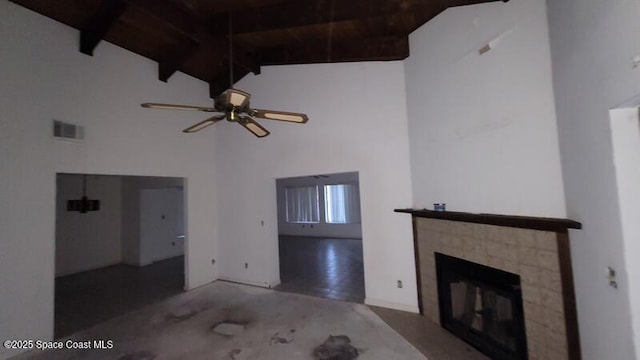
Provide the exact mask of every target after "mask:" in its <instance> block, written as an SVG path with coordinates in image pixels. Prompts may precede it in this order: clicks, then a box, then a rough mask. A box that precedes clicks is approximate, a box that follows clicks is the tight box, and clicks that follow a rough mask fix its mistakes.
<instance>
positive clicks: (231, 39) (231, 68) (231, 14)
mask: <svg viewBox="0 0 640 360" xmlns="http://www.w3.org/2000/svg"><path fill="white" fill-rule="evenodd" d="M232 29H233V12H232V11H231V10H229V88H230V89H233V32H232Z"/></svg>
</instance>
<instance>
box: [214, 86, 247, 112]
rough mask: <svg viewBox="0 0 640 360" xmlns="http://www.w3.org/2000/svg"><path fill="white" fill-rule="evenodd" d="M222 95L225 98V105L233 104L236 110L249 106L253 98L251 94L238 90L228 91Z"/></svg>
mask: <svg viewBox="0 0 640 360" xmlns="http://www.w3.org/2000/svg"><path fill="white" fill-rule="evenodd" d="M221 95H222V96H223V97H224V100H223V103H227V104H231V105H232V106H233V107H235V108H243V107H247V106H249V98H251V95H249V93H246V92H244V91H240V90H236V89H228V90H226V91H225V92H223V93H222V94H221Z"/></svg>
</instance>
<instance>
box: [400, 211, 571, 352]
mask: <svg viewBox="0 0 640 360" xmlns="http://www.w3.org/2000/svg"><path fill="white" fill-rule="evenodd" d="M395 212H398V213H407V214H411V218H412V223H413V232H414V254H415V262H416V282H417V288H418V306H419V308H420V313H421V314H423V315H424V316H425V317H427V318H429V319H430V320H432V321H433V322H435V323H438V324H440V321H441V319H440V313H439V304H438V303H439V296H438V282H437V276H436V264H435V254H436V253H440V254H444V255H448V256H452V257H456V258H459V259H462V260H466V261H470V262H473V263H476V264H480V265H484V266H488V267H491V268H494V269H498V270H503V271H506V272H509V273H512V274H516V275H518V276H520V278H521V286H522V297H523V298H522V301H523V307H524V317H525V328H526V339H527V349H528V350H527V351H528V359H529V360H539V359H554V360H555V359H558V360H579V359H581V354H580V336H579V332H578V319H577V312H576V303H575V290H574V285H573V274H572V266H571V250H570V244H569V229H581V228H582V224H580V223H579V222H577V221H573V220H569V219H557V218H542V217H529V216H512V215H496V214H474V213H465V212H455V211H432V210H426V209H423V210H417V209H396V210H395Z"/></svg>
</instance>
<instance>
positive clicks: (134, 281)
mask: <svg viewBox="0 0 640 360" xmlns="http://www.w3.org/2000/svg"><path fill="white" fill-rule="evenodd" d="M184 182H185V181H184V179H183V178H173V177H150V176H116V175H88V174H57V175H56V250H55V259H56V261H55V276H56V279H55V316H54V319H55V320H54V338H56V339H59V338H63V337H67V336H69V335H71V334H73V333H75V332H77V331H80V330H83V329H86V328H88V327H91V326H93V325H96V324H98V323H101V322H103V321H106V320H108V319H111V318H113V317H116V316H119V315H122V314H124V313H127V312H130V311H132V310H134V309H137V308H140V307H142V306H144V305H148V304H151V303H154V302H157V301H159V300H163V299H165V298H168V297H170V296H172V295H175V294H178V293H180V292H182V291H184V284H185V260H184V254H185V244H184V242H185V239H186V237H185V229H184V224H185V219H184V214H185V211H184V200H183V189H184Z"/></svg>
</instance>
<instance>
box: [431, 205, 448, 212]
mask: <svg viewBox="0 0 640 360" xmlns="http://www.w3.org/2000/svg"><path fill="white" fill-rule="evenodd" d="M433 211H447V204H445V203H435V204H433Z"/></svg>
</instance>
